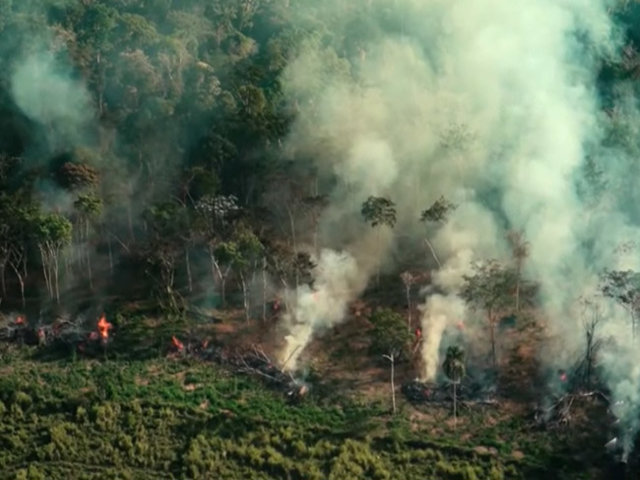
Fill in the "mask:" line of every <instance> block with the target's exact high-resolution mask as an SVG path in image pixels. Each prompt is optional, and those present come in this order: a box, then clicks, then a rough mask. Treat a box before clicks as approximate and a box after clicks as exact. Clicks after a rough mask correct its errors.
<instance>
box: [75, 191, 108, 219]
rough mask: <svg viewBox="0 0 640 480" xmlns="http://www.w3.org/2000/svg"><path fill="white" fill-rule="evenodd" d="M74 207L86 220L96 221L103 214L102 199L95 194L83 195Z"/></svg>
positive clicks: (80, 195)
mask: <svg viewBox="0 0 640 480" xmlns="http://www.w3.org/2000/svg"><path fill="white" fill-rule="evenodd" d="M73 206H74V207H75V208H76V209H77V210H78V211H79V212H81V213H82V215H83V216H85V217H86V218H91V219H95V218H98V217H99V216H100V214H101V213H102V208H103V206H104V205H103V203H102V199H100V197H98V196H97V195H95V194H93V193H81V194H79V195H78V198H77V199H76V200H75V201H74V202H73Z"/></svg>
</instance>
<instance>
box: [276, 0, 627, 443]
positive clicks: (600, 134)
mask: <svg viewBox="0 0 640 480" xmlns="http://www.w3.org/2000/svg"><path fill="white" fill-rule="evenodd" d="M615 7H616V2H614V1H613V0H612V1H607V0H560V1H558V0H529V1H526V2H519V1H510V0H478V1H475V2H462V1H455V0H454V1H451V0H394V1H391V0H370V1H362V2H357V1H354V2H322V3H320V2H313V3H312V4H309V3H305V2H302V5H301V6H300V8H299V10H298V14H299V15H298V16H297V17H296V21H298V22H299V23H300V24H302V25H308V23H309V22H310V23H314V22H318V23H323V24H324V25H325V27H326V29H325V30H324V31H323V34H322V35H317V36H315V37H313V38H312V39H311V40H310V41H308V42H307V43H306V44H305V45H304V46H303V47H302V48H301V49H300V50H299V52H298V54H297V56H296V57H295V58H294V59H293V61H292V62H291V63H290V65H289V67H288V68H287V71H286V72H285V74H284V75H283V79H282V80H283V86H284V88H285V92H286V94H287V96H288V98H289V99H291V100H292V102H294V103H295V105H296V106H297V108H298V117H297V121H296V123H295V125H294V127H293V129H292V132H291V135H290V138H289V140H288V142H287V147H288V149H289V151H290V152H291V154H292V156H293V158H301V159H302V158H314V159H315V162H316V165H317V166H318V167H319V169H320V171H321V172H323V173H324V174H325V175H326V176H328V177H330V176H332V175H333V176H334V177H336V178H335V182H336V183H335V184H334V185H332V190H331V200H332V203H331V205H330V207H329V209H328V210H327V212H326V213H325V216H324V217H323V219H322V222H321V231H322V232H323V240H324V243H325V244H326V245H329V246H333V247H336V248H343V247H344V246H345V245H349V244H350V243H351V242H353V239H354V238H357V237H358V236H359V235H363V234H364V230H362V228H361V226H359V225H356V224H357V222H355V221H354V218H355V216H357V215H358V207H359V205H360V203H361V202H362V201H363V200H364V199H366V197H367V196H368V195H386V196H389V197H390V198H391V199H393V200H394V201H395V202H396V204H397V210H398V224H397V227H396V230H400V231H401V232H402V234H403V235H404V236H407V235H409V236H413V237H414V238H415V239H416V240H419V239H420V238H421V235H423V232H421V230H420V225H419V222H418V221H417V219H418V218H419V213H420V211H421V210H422V209H425V208H427V207H428V206H429V205H430V204H431V203H433V201H434V200H435V199H437V198H438V197H440V195H444V196H445V197H447V198H448V199H450V200H452V201H453V202H454V203H457V204H458V205H459V207H460V208H459V209H458V210H457V211H456V213H455V214H454V215H453V217H452V218H451V219H450V222H449V223H447V224H445V226H444V227H443V228H442V229H440V230H439V232H438V233H437V235H436V238H434V239H433V241H432V243H433V244H434V245H435V248H436V250H437V251H438V256H439V257H440V258H441V259H442V260H443V265H442V269H441V270H440V271H439V272H437V273H436V274H435V276H434V282H433V283H434V286H435V287H436V288H437V290H438V291H440V292H442V294H440V295H437V296H434V295H432V296H429V297H428V298H426V299H425V305H423V307H422V311H423V318H422V322H423V327H424V334H423V338H425V344H424V349H423V356H424V360H425V362H424V363H425V366H424V371H423V372H422V374H421V376H422V377H424V378H432V377H433V376H434V374H435V373H434V372H435V371H436V370H437V367H438V365H439V362H440V360H439V359H438V351H439V349H440V341H441V338H442V335H443V333H444V331H445V330H446V328H447V326H448V325H450V324H451V323H452V322H454V321H457V320H458V319H459V317H460V316H465V312H464V306H463V305H462V304H461V302H460V300H459V299H458V298H457V297H456V292H457V291H458V288H459V287H460V284H461V282H462V280H463V275H464V274H465V273H467V272H468V271H469V266H470V263H471V261H472V260H475V259H482V258H489V257H493V258H501V259H505V258H506V256H507V252H508V250H507V249H506V248H505V243H504V235H505V233H506V231H507V230H509V229H518V230H522V231H523V233H524V237H525V238H526V240H527V241H528V242H529V243H530V254H529V258H528V259H527V262H526V266H525V268H526V270H525V272H524V273H525V275H526V276H527V277H528V278H530V279H532V280H535V281H537V282H539V283H540V289H541V291H540V293H541V300H542V307H543V309H544V316H545V318H547V319H548V330H549V332H550V333H551V335H552V337H554V338H555V339H556V342H554V343H553V344H552V345H553V346H550V347H549V348H555V345H558V344H562V345H563V348H562V349H559V350H555V351H553V355H544V358H545V361H547V362H553V363H555V365H552V366H557V367H566V366H567V362H569V361H570V359H571V356H572V355H573V354H574V352H576V351H577V350H578V349H579V348H580V347H581V344H580V342H582V338H583V335H582V330H581V324H580V319H579V318H577V316H575V315H571V314H570V311H571V305H572V304H573V303H574V302H575V300H576V298H578V297H579V296H580V295H581V294H582V293H583V292H585V291H588V290H589V289H592V288H594V286H595V285H596V283H597V276H598V273H599V272H601V271H602V270H603V269H605V268H615V267H613V265H614V263H613V262H614V261H615V258H614V256H613V253H612V251H613V248H614V247H615V245H616V244H617V243H620V242H622V241H625V240H628V239H629V238H634V237H635V238H637V237H638V233H640V232H639V229H638V225H637V223H636V222H634V220H633V218H634V217H633V214H637V213H638V212H637V211H635V210H634V209H637V205H638V204H639V203H638V202H629V199H630V198H635V196H636V195H637V193H634V189H633V187H632V185H631V184H632V183H633V182H632V181H631V178H637V176H630V174H629V172H631V171H633V172H637V167H635V166H634V165H635V164H634V163H633V161H632V159H633V155H632V154H630V153H629V152H627V151H624V149H621V148H618V147H611V146H607V145H605V143H606V142H605V137H606V136H607V135H608V132H607V129H608V128H610V124H612V123H613V121H612V120H611V119H607V118H605V116H604V115H602V113H601V110H602V105H601V104H600V99H599V96H598V92H597V90H596V81H597V72H598V68H599V66H600V65H599V62H601V61H602V60H603V59H610V58H613V57H614V56H615V55H617V52H618V51H619V50H620V47H621V35H620V32H619V29H618V27H617V26H616V24H615V22H614V20H613V17H612V9H613V8H615ZM310 19H312V20H310ZM336 52H338V53H336ZM616 95H617V99H616V100H617V102H618V103H619V104H620V107H621V108H620V111H621V112H622V113H623V114H624V116H625V118H627V119H630V120H629V121H628V123H629V125H627V127H628V128H627V131H628V137H629V138H634V135H633V132H634V128H635V129H637V124H636V126H635V127H634V126H633V121H632V120H633V119H635V120H636V121H637V119H638V118H639V116H638V113H637V108H636V106H635V105H634V103H633V101H631V102H630V101H628V100H627V99H628V98H633V97H632V95H633V93H631V94H630V93H629V92H628V91H625V90H624V89H619V91H618V92H617V93H616ZM630 95H631V97H630ZM614 128H616V127H614ZM636 137H637V135H636ZM629 141H630V142H633V140H629ZM634 145H635V144H634ZM635 148H636V152H637V151H638V148H637V145H636V146H635ZM590 157H591V158H597V159H598V161H599V164H600V165H602V168H603V169H604V174H605V177H607V181H608V182H609V183H608V188H609V191H608V195H609V199H608V201H606V202H605V201H601V202H596V203H598V206H597V207H595V208H594V207H593V202H591V201H587V199H586V198H585V197H584V195H582V194H580V192H579V191H578V184H579V182H580V179H581V177H580V176H581V175H582V170H583V169H584V167H585V162H586V161H587V159H588V158H590ZM635 190H637V189H635ZM630 204H632V205H634V206H629V205H630ZM636 216H637V215H636ZM632 257H634V258H631V259H630V258H626V259H625V264H626V265H631V264H637V257H638V256H637V253H636V254H634V255H632ZM385 258H386V257H385ZM634 259H635V261H634ZM384 261H385V259H381V260H380V262H384ZM356 266H357V267H358V268H359V267H360V266H359V264H357V263H356ZM373 271H374V270H373V269H365V270H363V271H362V276H363V277H367V276H368V275H370V274H372V273H373ZM323 282H324V283H325V284H326V285H328V284H331V282H332V280H329V279H325V280H323ZM301 295H303V294H301ZM323 298H327V301H329V303H332V302H334V299H333V298H331V297H330V296H329V297H323ZM301 305H304V302H301ZM322 308H328V307H322ZM340 311H343V310H341V309H340ZM305 315H307V314H306V313H305V314H299V315H297V316H299V317H304V316H305ZM336 315H337V314H336ZM338 317H340V318H338ZM331 318H332V320H331V323H332V324H335V323H337V322H339V321H341V320H342V317H341V316H340V315H337V317H331ZM611 324H612V325H613V324H617V321H616V320H615V319H614V318H613V317H612V320H611ZM314 331H315V329H314V328H313V327H312V328H311V329H308V328H303V329H300V333H299V335H300V337H301V338H303V339H304V341H303V342H299V343H302V344H304V343H306V341H308V338H309V337H310V336H312V335H313V333H314ZM625 332H626V333H623V330H622V328H617V327H616V328H613V327H611V331H610V332H609V334H610V335H611V336H612V337H613V338H614V339H615V341H614V342H610V343H609V344H608V345H624V343H625V341H627V339H626V338H625V336H624V335H626V336H627V337H628V330H626V331H625ZM295 336H296V335H295V334H294V337H295ZM293 343H295V342H293ZM608 348H609V350H608V351H607V352H605V353H604V354H603V358H602V361H603V365H602V366H603V368H604V370H605V371H606V380H607V381H608V382H609V385H610V387H611V390H612V392H613V395H614V398H618V399H623V400H624V402H625V403H624V405H626V406H625V408H626V409H627V410H624V411H622V410H621V411H620V412H619V415H620V416H621V417H622V418H623V419H626V420H625V421H627V423H628V427H629V428H628V433H627V434H625V435H627V437H628V438H632V435H634V434H635V432H636V431H637V429H638V425H637V424H636V422H631V421H630V420H629V419H630V418H631V417H633V416H634V415H635V417H637V416H638V412H639V411H640V399H637V398H635V396H634V395H630V394H629V392H633V391H635V392H637V391H640V376H639V375H638V374H636V373H635V369H634V368H631V367H630V366H631V365H635V364H637V363H638V362H636V360H635V354H634V353H633V352H634V350H633V349H625V348H619V349H618V348H617V347H608ZM625 392H626V393H625ZM623 397H624V398H623ZM625 412H631V413H625ZM635 417H634V418H635ZM627 443H629V441H627Z"/></svg>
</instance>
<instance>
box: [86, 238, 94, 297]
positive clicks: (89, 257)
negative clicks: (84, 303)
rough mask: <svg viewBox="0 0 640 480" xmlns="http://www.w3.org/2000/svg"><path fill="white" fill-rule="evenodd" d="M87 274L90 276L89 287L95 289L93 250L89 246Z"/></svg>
mask: <svg viewBox="0 0 640 480" xmlns="http://www.w3.org/2000/svg"><path fill="white" fill-rule="evenodd" d="M86 248H87V275H88V276H89V288H90V289H91V290H93V272H92V270H91V250H90V249H89V247H88V246H87V247H86Z"/></svg>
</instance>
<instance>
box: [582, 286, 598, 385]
mask: <svg viewBox="0 0 640 480" xmlns="http://www.w3.org/2000/svg"><path fill="white" fill-rule="evenodd" d="M580 304H581V306H582V328H583V329H584V334H585V352H584V358H583V360H582V362H581V363H582V367H583V368H582V369H583V371H584V374H583V381H584V385H585V387H587V388H589V387H590V386H591V380H592V376H593V369H594V366H595V361H596V358H595V357H596V354H597V351H598V348H599V347H600V341H599V340H598V339H597V337H596V333H597V330H598V327H599V326H600V324H601V323H602V320H603V316H602V308H601V307H600V304H599V302H598V301H597V300H593V299H589V298H586V297H582V298H581V299H580Z"/></svg>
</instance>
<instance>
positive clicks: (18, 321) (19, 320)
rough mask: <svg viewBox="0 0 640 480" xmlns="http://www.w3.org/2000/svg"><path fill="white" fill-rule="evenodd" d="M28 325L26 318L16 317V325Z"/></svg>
mask: <svg viewBox="0 0 640 480" xmlns="http://www.w3.org/2000/svg"><path fill="white" fill-rule="evenodd" d="M24 324H26V322H25V320H24V317H23V316H22V315H18V316H17V317H16V325H24Z"/></svg>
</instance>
